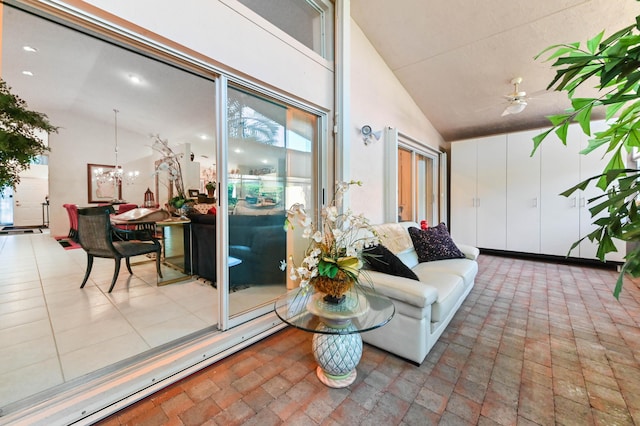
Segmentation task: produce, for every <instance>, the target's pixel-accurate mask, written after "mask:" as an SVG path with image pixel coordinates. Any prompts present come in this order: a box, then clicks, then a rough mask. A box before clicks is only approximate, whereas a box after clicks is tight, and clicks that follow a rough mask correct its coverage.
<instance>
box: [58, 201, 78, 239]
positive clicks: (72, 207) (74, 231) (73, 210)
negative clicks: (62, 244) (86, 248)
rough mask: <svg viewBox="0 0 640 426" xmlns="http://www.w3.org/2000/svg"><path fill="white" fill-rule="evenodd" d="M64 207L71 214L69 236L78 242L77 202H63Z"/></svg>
mask: <svg viewBox="0 0 640 426" xmlns="http://www.w3.org/2000/svg"><path fill="white" fill-rule="evenodd" d="M62 207H64V208H65V210H66V211H67V215H69V234H68V235H67V237H68V238H70V239H71V240H73V241H75V242H78V206H77V205H76V204H63V205H62Z"/></svg>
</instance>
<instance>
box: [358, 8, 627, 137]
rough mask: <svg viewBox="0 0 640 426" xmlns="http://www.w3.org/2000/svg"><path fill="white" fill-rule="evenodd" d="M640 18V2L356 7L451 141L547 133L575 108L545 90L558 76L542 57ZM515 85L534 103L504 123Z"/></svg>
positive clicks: (386, 57)
mask: <svg viewBox="0 0 640 426" xmlns="http://www.w3.org/2000/svg"><path fill="white" fill-rule="evenodd" d="M637 15H640V2H638V1H636V0H534V1H532V0H490V1H487V0H430V1H426V0H394V1H388V0H351V16H352V18H353V20H354V21H355V22H356V23H357V25H358V26H359V27H360V28H361V29H362V31H363V32H364V34H365V35H366V36H367V38H368V39H369V40H370V41H371V43H372V44H373V46H374V47H375V49H376V50H377V51H378V53H379V54H380V56H381V57H382V58H383V59H384V61H385V62H386V63H387V65H388V66H389V68H391V70H392V71H393V73H394V74H395V75H396V77H397V78H398V80H399V81H400V82H401V83H402V85H403V86H404V87H405V88H406V90H407V91H408V92H409V94H410V95H411V96H412V98H413V99H414V101H415V102H416V103H417V104H418V106H419V107H420V108H421V109H422V111H423V113H424V114H425V115H426V116H427V117H428V118H429V120H430V121H431V123H432V124H433V125H434V126H435V128H436V129H437V130H438V131H439V133H440V134H441V135H442V136H443V137H444V138H445V140H448V141H452V140H458V139H464V138H468V137H472V136H479V135H487V134H495V133H502V132H508V131H514V130H522V129H530V128H536V127H543V126H547V125H548V121H547V120H546V119H545V116H546V115H549V114H554V113H558V112H561V111H563V110H564V109H565V108H567V107H568V106H569V103H568V102H567V100H566V95H564V94H562V93H558V92H546V91H545V89H546V87H547V85H548V83H549V82H551V80H552V79H553V76H554V74H555V72H554V70H553V69H552V68H551V65H550V63H549V62H544V61H542V60H535V59H534V56H536V55H537V54H538V53H539V52H541V51H542V50H543V49H544V48H546V47H548V46H550V45H554V44H558V43H571V42H577V41H579V42H582V43H583V46H584V42H585V41H586V40H588V39H590V38H592V37H593V36H595V35H596V34H598V33H599V32H601V31H603V30H605V32H606V34H607V35H608V34H612V33H613V32H615V31H616V30H618V29H621V28H623V27H625V26H628V25H631V24H633V23H634V22H635V17H636V16H637ZM514 77H522V78H523V82H522V84H521V85H520V89H519V90H521V91H526V92H527V95H529V96H532V97H533V99H531V100H530V101H529V102H528V105H527V107H526V108H525V110H524V111H523V112H521V113H519V114H515V115H507V116H504V117H502V116H501V114H502V112H503V111H504V109H505V107H506V106H507V101H506V99H505V98H504V97H503V95H507V94H509V93H512V92H513V86H512V85H511V83H510V82H511V80H512V79H513V78H514ZM587 92H588V93H591V94H593V93H595V92H594V91H593V90H590V91H587Z"/></svg>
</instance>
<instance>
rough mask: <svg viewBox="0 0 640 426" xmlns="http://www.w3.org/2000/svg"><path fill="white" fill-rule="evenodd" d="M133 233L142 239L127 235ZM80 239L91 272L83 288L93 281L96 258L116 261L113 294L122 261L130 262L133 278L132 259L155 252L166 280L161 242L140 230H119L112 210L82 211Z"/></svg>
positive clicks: (157, 268)
mask: <svg viewBox="0 0 640 426" xmlns="http://www.w3.org/2000/svg"><path fill="white" fill-rule="evenodd" d="M130 232H135V233H136V238H138V239H136V240H131V239H129V238H128V237H127V234H128V233H130ZM121 234H124V235H125V236H123V237H122V240H120V239H119V237H118V235H121ZM78 239H79V243H80V246H82V248H83V249H84V251H85V252H86V253H87V271H86V272H85V275H84V279H83V280H82V285H80V288H84V285H85V284H86V283H87V280H88V279H89V274H91V268H92V267H93V259H94V257H102V258H108V259H114V260H115V270H114V272H113V279H112V280H111V287H109V293H111V291H112V290H113V287H114V286H115V284H116V280H117V278H118V274H119V273H120V263H121V260H122V258H124V259H125V261H126V265H127V270H128V271H129V273H130V274H132V275H133V271H131V263H130V260H129V259H130V258H131V257H132V256H138V255H141V254H147V253H155V254H156V270H157V272H158V275H159V276H160V278H162V271H161V270H160V253H161V245H160V242H159V241H158V240H157V239H156V238H155V237H154V236H153V235H151V233H148V232H147V233H145V235H142V233H141V232H140V230H136V231H124V230H117V231H116V230H115V228H114V227H113V226H112V225H111V216H110V209H108V208H104V207H89V208H85V209H78Z"/></svg>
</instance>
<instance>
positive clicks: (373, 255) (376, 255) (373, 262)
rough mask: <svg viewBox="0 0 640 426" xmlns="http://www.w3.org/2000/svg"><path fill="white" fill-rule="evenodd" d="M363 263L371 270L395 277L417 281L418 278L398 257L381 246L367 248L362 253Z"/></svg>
mask: <svg viewBox="0 0 640 426" xmlns="http://www.w3.org/2000/svg"><path fill="white" fill-rule="evenodd" d="M363 254H364V255H365V261H366V262H367V263H368V264H369V266H371V269H373V270H374V271H378V272H384V273H385V274H390V275H395V276H397V277H404V278H410V279H412V280H416V281H417V280H418V276H417V275H416V274H415V272H413V271H412V270H411V269H410V268H409V267H408V266H407V265H405V264H404V263H402V261H401V260H400V259H398V257H397V256H396V255H395V254H393V253H392V252H391V251H390V250H389V249H388V248H386V247H385V246H383V245H382V244H378V245H376V246H373V247H369V248H367V249H365V250H364V251H363Z"/></svg>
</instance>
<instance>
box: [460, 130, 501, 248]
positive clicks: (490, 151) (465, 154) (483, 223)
mask: <svg viewBox="0 0 640 426" xmlns="http://www.w3.org/2000/svg"><path fill="white" fill-rule="evenodd" d="M506 142H507V139H506V136H505V135H497V136H490V137H485V138H478V139H470V140H467V141H462V142H456V143H454V144H453V145H452V148H451V165H452V170H454V171H455V173H452V176H451V199H452V206H455V208H453V209H452V212H451V233H452V236H453V238H454V240H455V241H458V242H460V243H466V244H472V245H475V246H478V247H482V248H490V249H496V250H504V249H505V248H506V238H507V236H506V227H505V221H506V202H507V201H506V200H507V195H506V161H507V158H506Z"/></svg>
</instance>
